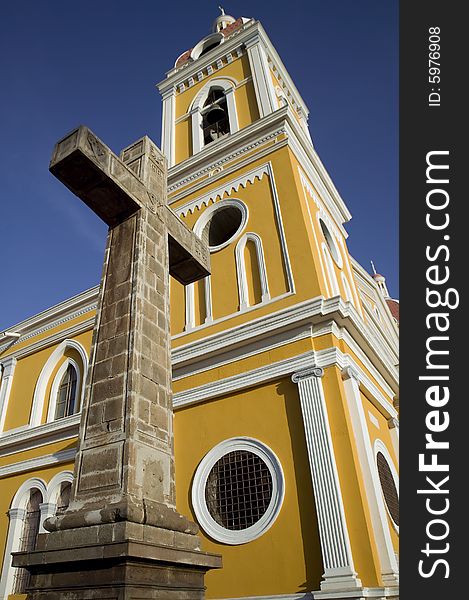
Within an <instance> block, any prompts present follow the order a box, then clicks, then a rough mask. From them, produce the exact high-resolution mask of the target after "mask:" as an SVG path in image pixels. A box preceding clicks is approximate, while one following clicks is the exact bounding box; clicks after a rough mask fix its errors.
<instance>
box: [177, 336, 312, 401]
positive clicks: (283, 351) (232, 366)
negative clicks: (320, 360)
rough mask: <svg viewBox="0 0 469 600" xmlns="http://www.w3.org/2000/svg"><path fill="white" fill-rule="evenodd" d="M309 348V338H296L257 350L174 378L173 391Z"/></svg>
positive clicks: (259, 365) (209, 381) (263, 364)
mask: <svg viewBox="0 0 469 600" xmlns="http://www.w3.org/2000/svg"><path fill="white" fill-rule="evenodd" d="M311 350H312V342H311V339H304V340H298V341H296V342H293V343H291V344H285V345H283V346H279V347H278V348H273V349H271V350H266V351H265V352H259V353H258V354H255V355H254V356H249V357H247V358H242V359H239V360H236V361H233V362H230V363H228V364H225V365H222V366H219V367H215V368H213V369H207V370H206V371H203V372H201V373H196V374H195V375H190V376H188V377H182V378H180V379H175V380H174V381H173V391H174V392H181V391H184V390H188V389H192V388H196V387H199V386H201V385H205V384H206V383H211V382H213V381H218V380H221V379H225V378H227V377H232V376H233V375H239V374H240V373H246V372H248V371H251V370H254V369H258V368H260V367H264V366H267V365H270V364H272V363H275V362H278V361H281V360H285V359H286V358H290V357H292V356H297V355H298V354H304V353H305V352H308V351H311Z"/></svg>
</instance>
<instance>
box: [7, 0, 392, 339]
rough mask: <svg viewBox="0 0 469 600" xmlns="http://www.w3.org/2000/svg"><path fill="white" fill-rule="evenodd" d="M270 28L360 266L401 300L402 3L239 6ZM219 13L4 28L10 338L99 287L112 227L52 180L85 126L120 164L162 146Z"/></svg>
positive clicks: (153, 9) (18, 20)
mask: <svg viewBox="0 0 469 600" xmlns="http://www.w3.org/2000/svg"><path fill="white" fill-rule="evenodd" d="M224 7H225V10H226V12H227V13H229V14H232V15H233V16H235V17H238V16H245V17H255V18H257V19H258V20H260V21H261V22H262V24H263V25H264V27H265V29H266V31H267V33H268V35H269V37H270V38H271V40H272V42H273V43H274V45H275V46H276V48H277V50H278V52H279V54H280V56H281V58H282V60H283V62H284V64H285V65H286V67H287V69H288V70H289V72H290V75H291V76H292V78H293V80H294V81H295V83H296V85H297V87H298V89H299V91H300V93H301V94H302V96H303V98H304V100H305V102H306V104H307V105H308V107H309V109H310V130H311V133H312V137H313V141H314V144H315V147H316V150H317V151H318V153H319V155H320V157H321V159H322V161H323V162H324V164H325V166H326V168H327V169H328V171H329V173H330V175H331V177H332V179H333V180H334V183H335V184H336V186H337V188H338V190H339V192H340V193H341V195H342V197H343V199H344V200H345V202H346V203H347V205H348V207H349V209H350V211H351V213H352V215H353V219H352V221H351V222H350V223H349V224H348V225H347V230H348V232H349V234H350V237H349V240H348V244H349V248H350V250H351V253H352V254H353V255H354V256H355V258H357V260H359V262H361V263H362V264H363V265H364V266H365V267H366V268H367V269H369V261H370V260H374V262H375V264H376V267H377V269H378V270H379V271H380V272H381V273H383V274H384V275H385V276H386V277H387V283H388V287H389V290H390V293H391V295H394V296H398V3H397V0H386V1H384V2H383V1H381V2H378V1H376V0H354V2H350V0H297V1H295V2H290V3H288V4H287V3H280V2H278V3H276V2H272V1H267V0H260V1H256V2H248V1H245V2H238V1H231V0H230V2H228V3H226V4H225V5H224ZM217 14H219V11H218V9H217V2H216V1H214V2H206V1H200V0H199V1H198V2H188V1H186V0H179V1H178V2H165V3H162V2H157V1H155V0H139V2H134V3H129V2H128V1H122V0H93V1H91V0H79V1H77V2H72V1H71V0H47V1H43V2H38V1H37V0H36V1H33V0H23V1H22V0H17V1H16V2H9V3H5V4H4V5H2V15H1V22H0V74H1V75H0V76H1V83H0V134H1V142H2V143H1V144H0V153H1V155H0V174H1V181H2V185H1V189H0V198H1V213H0V234H1V240H2V247H3V253H2V254H3V256H2V258H3V260H2V266H3V273H2V276H1V278H0V281H1V288H0V330H1V329H3V328H5V327H8V326H10V325H13V324H14V323H17V322H18V321H21V320H23V319H25V318H27V317H29V316H31V315H33V314H35V313H37V312H40V311H41V310H44V309H46V308H48V307H49V306H52V305H53V304H57V303H58V302H60V301H62V300H65V299H66V298H68V297H70V296H72V295H74V294H77V293H79V292H81V291H83V290H85V289H87V288H89V287H92V286H93V285H95V284H97V283H98V281H99V277H100V272H101V265H102V259H103V252H104V243H105V238H106V227H105V225H104V224H103V223H102V222H101V221H100V220H99V219H98V217H96V216H95V215H94V214H93V213H92V212H91V211H90V210H89V209H88V208H87V207H86V206H84V205H83V204H82V203H81V202H80V201H79V200H78V199H76V198H73V197H72V196H71V194H70V193H69V192H68V191H67V190H66V189H65V188H64V187H63V185H62V184H60V183H59V182H58V181H57V180H56V179H55V178H54V177H53V176H52V175H50V174H49V172H48V164H49V159H50V156H51V151H52V148H53V146H54V144H55V142H56V141H57V140H58V139H59V138H61V137H62V136H63V135H64V134H65V133H67V132H68V131H69V130H71V129H73V128H74V127H75V126H77V125H79V124H85V125H87V126H89V127H90V128H91V129H93V130H94V131H95V132H96V133H97V135H98V136H99V137H100V138H101V139H103V140H104V141H105V142H106V143H107V144H108V145H109V146H110V147H111V148H112V149H113V150H114V151H115V152H119V150H120V149H121V148H123V147H125V146H127V145H128V144H129V143H131V142H133V141H134V140H136V139H138V138H139V137H141V136H142V135H144V134H147V135H149V136H150V137H151V138H152V139H154V140H155V141H156V142H157V143H158V144H159V143H160V129H161V101H160V98H159V95H158V93H157V91H156V89H155V84H156V83H157V82H159V81H160V80H161V79H163V77H164V74H165V72H166V71H167V70H168V69H170V68H171V67H172V66H173V64H174V60H175V59H176V58H177V56H179V54H181V52H183V51H184V50H186V49H187V48H190V47H192V46H193V45H194V44H195V43H196V42H197V41H198V40H199V39H201V38H202V37H204V36H205V35H207V34H208V33H209V31H210V27H211V23H212V21H213V19H214V18H215V17H216V16H217Z"/></svg>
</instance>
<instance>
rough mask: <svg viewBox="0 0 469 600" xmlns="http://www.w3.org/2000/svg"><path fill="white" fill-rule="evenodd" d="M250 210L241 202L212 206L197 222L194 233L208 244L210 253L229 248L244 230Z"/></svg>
mask: <svg viewBox="0 0 469 600" xmlns="http://www.w3.org/2000/svg"><path fill="white" fill-rule="evenodd" d="M247 217H248V210H247V207H246V206H245V204H243V203H242V202H241V201H240V200H236V199H233V200H223V201H220V202H217V203H216V204H212V206H210V207H209V208H208V209H207V210H206V211H205V212H204V213H203V214H202V216H201V217H200V219H199V220H198V221H197V223H196V225H195V227H194V232H195V233H196V234H197V235H198V236H199V237H200V238H202V240H204V241H205V242H207V243H208V245H209V248H210V252H216V251H217V250H221V249H222V248H225V246H228V244H230V243H231V242H232V241H233V240H234V239H235V238H236V237H237V236H238V235H239V234H240V233H241V231H242V230H243V229H244V226H245V225H246V221H247Z"/></svg>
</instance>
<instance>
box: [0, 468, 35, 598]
mask: <svg viewBox="0 0 469 600" xmlns="http://www.w3.org/2000/svg"><path fill="white" fill-rule="evenodd" d="M32 489H37V490H39V491H40V492H41V494H42V503H41V504H40V508H41V524H40V529H39V531H40V532H41V531H43V529H42V523H43V522H44V519H45V518H46V517H45V516H44V514H43V507H44V505H45V504H46V503H47V502H46V500H47V485H46V483H45V482H44V481H43V480H42V479H39V478H38V477H33V478H31V479H28V480H27V481H25V482H24V483H23V484H22V485H21V486H20V488H19V489H18V491H17V492H16V494H15V496H14V498H13V501H12V503H11V508H10V510H9V511H8V517H9V519H10V523H9V526H8V534H7V538H6V544H5V555H4V557H3V567H2V575H1V578H0V598H2V599H3V598H8V596H9V594H11V593H12V591H13V583H14V579H15V567H13V566H12V564H11V558H12V557H11V553H12V552H18V551H19V550H20V543H21V536H22V534H23V528H24V518H25V516H26V507H27V504H28V500H29V497H30V492H31V490H32Z"/></svg>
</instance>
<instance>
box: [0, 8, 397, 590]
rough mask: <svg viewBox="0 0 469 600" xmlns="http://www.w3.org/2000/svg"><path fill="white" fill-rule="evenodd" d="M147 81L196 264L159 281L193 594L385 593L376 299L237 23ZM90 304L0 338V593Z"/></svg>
mask: <svg viewBox="0 0 469 600" xmlns="http://www.w3.org/2000/svg"><path fill="white" fill-rule="evenodd" d="M158 88H159V91H160V93H161V96H162V100H163V122H162V141H161V145H162V151H163V153H164V154H165V156H166V157H167V161H168V167H169V179H168V202H169V205H170V207H171V208H172V210H173V211H174V212H175V213H176V214H177V215H178V216H179V217H180V218H181V219H182V220H183V221H184V222H185V224H186V225H187V226H188V227H189V228H190V229H192V230H193V231H194V232H195V233H196V234H197V235H198V236H199V237H201V238H202V239H204V240H206V241H207V242H208V244H209V248H210V253H211V264H212V270H211V275H210V276H208V277H206V278H205V279H203V280H201V281H199V282H197V283H194V284H190V285H188V286H186V287H184V286H182V285H181V284H179V283H178V282H177V281H175V280H174V279H172V280H171V329H172V365H173V391H174V397H173V404H174V411H175V413H174V447H175V448H174V449H175V464H176V498H177V509H178V511H179V512H180V513H182V514H183V515H185V516H187V517H189V518H190V519H191V520H193V521H194V522H195V523H197V524H198V526H199V527H200V534H201V536H202V538H203V549H204V550H206V551H208V552H213V553H216V554H221V555H222V558H223V568H222V569H219V570H214V571H211V572H210V573H208V575H207V577H206V586H207V591H206V596H207V598H214V599H216V598H220V599H221V598H233V599H234V598H236V599H238V598H252V597H262V598H266V599H267V598H269V599H273V598H276V597H279V598H280V597H282V598H288V599H290V598H291V599H293V598H303V597H304V596H305V595H306V594H308V593H312V594H313V597H314V598H315V599H331V600H332V599H341V598H380V599H381V598H394V599H395V598H397V597H398V542H399V512H398V475H397V471H398V466H397V465H398V325H397V316H398V303H397V301H395V300H392V299H390V298H389V294H388V291H387V288H386V284H385V280H384V277H382V276H381V275H379V274H377V273H374V274H373V275H371V276H370V275H369V274H368V273H367V271H366V270H365V269H364V268H363V267H362V266H360V265H359V264H358V263H357V261H355V260H354V259H353V258H352V257H351V256H350V254H349V252H348V249H347V232H346V229H345V224H346V223H347V221H348V220H349V219H350V218H351V215H350V213H349V211H348V209H347V207H346V205H345V204H344V202H343V200H342V198H341V197H340V195H339V193H338V192H337V190H336V188H335V187H334V184H333V182H332V180H331V179H330V177H329V175H328V173H327V171H326V170H325V168H324V166H323V165H322V163H321V161H320V159H319V157H318V155H317V153H316V151H315V149H314V145H313V142H312V140H311V137H310V134H309V131H308V125H307V120H308V109H307V107H306V106H305V104H304V102H303V100H302V98H301V96H300V94H299V92H298V90H297V88H296V87H295V84H294V83H293V81H292V80H291V78H290V76H289V74H288V72H287V70H286V69H285V67H284V65H283V63H282V61H281V59H280V57H279V56H278V54H277V52H276V50H275V48H274V47H273V45H272V44H271V42H270V40H269V38H268V36H267V34H266V33H265V31H264V29H263V27H262V25H261V24H260V23H259V22H258V21H256V20H254V19H246V18H239V19H235V18H233V17H231V16H229V15H225V14H222V15H221V16H220V17H218V18H217V19H216V21H215V23H214V24H213V28H212V32H211V33H210V34H209V35H208V36H206V37H205V38H203V39H202V40H201V41H199V42H198V43H197V44H195V45H194V47H193V48H191V49H190V50H187V51H186V52H184V53H183V54H182V55H181V56H179V57H178V59H177V60H176V63H175V65H174V67H173V68H172V69H171V70H170V71H168V73H167V76H166V78H165V79H164V80H163V81H162V82H161V83H160V84H159V85H158ZM129 153H133V155H132V156H130V155H129ZM121 157H122V158H123V160H124V161H125V162H129V161H132V160H138V148H137V147H135V146H132V148H131V149H124V150H123V151H122V152H121ZM97 295H98V288H92V289H90V290H87V291H85V292H83V293H82V294H79V295H78V296H75V297H73V298H70V299H68V300H66V301H65V302H62V303H61V304H59V305H57V306H54V307H52V308H50V309H48V310H46V311H44V312H42V313H40V314H38V315H35V316H33V317H31V318H30V319H27V320H25V321H23V322H21V323H19V324H16V325H12V326H11V327H10V328H9V329H8V330H7V331H4V332H3V333H2V334H0V364H1V380H0V483H1V490H2V493H1V495H0V565H1V583H0V600H7V599H12V598H23V597H26V596H25V594H26V590H27V587H28V574H27V572H26V571H24V570H23V569H20V568H14V567H12V564H11V552H15V551H19V550H31V549H33V548H34V545H35V540H36V537H37V535H38V533H39V532H42V531H44V530H43V527H42V524H43V522H44V519H45V518H47V517H48V516H51V515H54V514H57V513H60V512H61V511H63V510H65V508H66V507H67V505H68V501H69V496H70V486H71V482H72V481H73V468H74V467H73V466H74V457H75V454H76V446H77V437H78V428H79V422H80V408H81V402H82V399H83V394H84V382H85V379H86V374H87V368H88V363H89V351H90V347H91V337H92V332H93V326H94V316H95V309H96V302H97ZM155 318H156V316H155ZM116 325H117V326H118V317H116ZM153 408H154V407H152V409H151V410H149V412H148V415H147V416H146V418H147V419H148V423H149V424H151V425H152V426H158V420H159V419H161V418H162V417H161V415H159V414H158V412H157V410H156V408H155V410H153ZM104 418H105V415H103V419H104Z"/></svg>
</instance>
